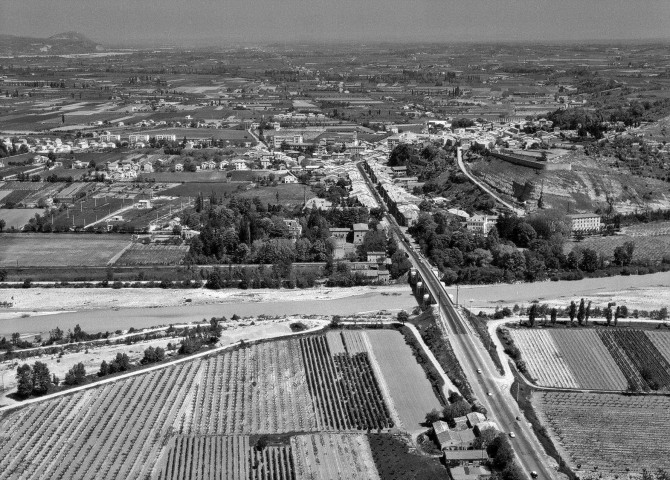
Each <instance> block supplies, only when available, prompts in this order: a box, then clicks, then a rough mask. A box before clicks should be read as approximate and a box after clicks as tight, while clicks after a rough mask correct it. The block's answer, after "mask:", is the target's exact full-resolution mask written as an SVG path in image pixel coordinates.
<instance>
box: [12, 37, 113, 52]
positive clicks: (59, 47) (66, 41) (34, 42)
mask: <svg viewBox="0 0 670 480" xmlns="http://www.w3.org/2000/svg"><path fill="white" fill-rule="evenodd" d="M101 50H104V48H103V47H102V45H100V44H98V43H96V42H94V41H93V40H91V39H89V38H87V37H85V36H84V35H82V34H81V33H77V32H65V33H59V34H57V35H53V36H51V37H49V38H36V37H19V36H15V35H0V55H40V54H42V55H63V54H69V53H91V52H99V51H101Z"/></svg>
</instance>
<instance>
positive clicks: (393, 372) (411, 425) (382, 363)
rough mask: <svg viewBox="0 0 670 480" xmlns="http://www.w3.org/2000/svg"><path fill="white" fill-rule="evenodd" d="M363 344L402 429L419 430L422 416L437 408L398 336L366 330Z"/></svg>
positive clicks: (408, 351)
mask: <svg viewBox="0 0 670 480" xmlns="http://www.w3.org/2000/svg"><path fill="white" fill-rule="evenodd" d="M348 343H349V341H347V344H348ZM363 343H364V344H365V345H366V346H367V348H368V349H369V350H371V355H372V357H373V358H374V361H376V362H377V363H378V364H379V369H380V371H381V374H382V377H383V378H384V380H385V383H386V385H387V386H388V391H389V393H390V397H391V399H392V400H393V406H394V408H395V409H396V410H397V412H398V414H399V416H400V420H401V422H402V425H403V427H404V429H405V430H409V431H415V430H418V429H421V426H420V424H421V423H423V422H424V421H425V419H426V413H428V412H430V411H431V410H433V409H438V410H439V409H440V408H441V405H440V401H439V400H438V399H437V398H436V397H435V393H433V388H432V387H431V385H430V382H429V381H428V379H427V378H426V374H425V373H424V371H423V369H422V368H421V366H419V364H418V363H417V362H416V360H415V359H414V355H413V353H412V349H411V348H410V347H409V345H407V344H406V343H405V339H404V338H403V336H402V334H401V333H400V332H398V331H395V330H369V331H367V332H365V333H364V334H363Z"/></svg>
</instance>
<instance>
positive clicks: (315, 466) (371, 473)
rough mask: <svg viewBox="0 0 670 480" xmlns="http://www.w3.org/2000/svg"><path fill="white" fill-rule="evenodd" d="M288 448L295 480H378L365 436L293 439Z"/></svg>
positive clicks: (300, 437)
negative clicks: (291, 451) (292, 457)
mask: <svg viewBox="0 0 670 480" xmlns="http://www.w3.org/2000/svg"><path fill="white" fill-rule="evenodd" d="M291 447H292V450H293V452H294V456H295V470H296V477H295V478H296V480H350V479H351V480H379V475H378V474H377V469H376V468H375V463H374V460H373V459H372V451H371V450H370V444H369V443H368V440H367V438H366V436H365V435H351V434H333V433H327V434H323V433H317V434H312V435H297V436H295V437H293V438H291Z"/></svg>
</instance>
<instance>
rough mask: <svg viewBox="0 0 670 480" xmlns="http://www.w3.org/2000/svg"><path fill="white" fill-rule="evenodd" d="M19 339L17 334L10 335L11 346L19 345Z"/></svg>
mask: <svg viewBox="0 0 670 480" xmlns="http://www.w3.org/2000/svg"><path fill="white" fill-rule="evenodd" d="M20 339H21V334H20V333H18V332H14V333H12V345H16V344H17V343H19V340H20Z"/></svg>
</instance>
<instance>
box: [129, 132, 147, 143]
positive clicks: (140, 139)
mask: <svg viewBox="0 0 670 480" xmlns="http://www.w3.org/2000/svg"><path fill="white" fill-rule="evenodd" d="M128 143H131V144H135V143H149V135H148V134H144V133H131V134H130V135H128Z"/></svg>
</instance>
